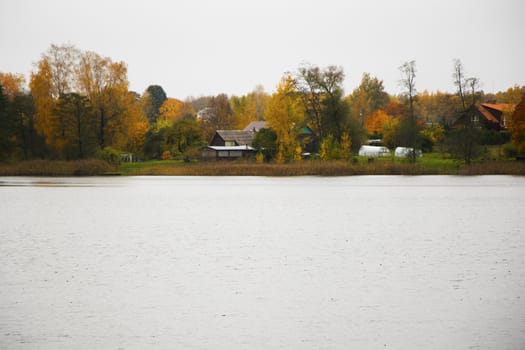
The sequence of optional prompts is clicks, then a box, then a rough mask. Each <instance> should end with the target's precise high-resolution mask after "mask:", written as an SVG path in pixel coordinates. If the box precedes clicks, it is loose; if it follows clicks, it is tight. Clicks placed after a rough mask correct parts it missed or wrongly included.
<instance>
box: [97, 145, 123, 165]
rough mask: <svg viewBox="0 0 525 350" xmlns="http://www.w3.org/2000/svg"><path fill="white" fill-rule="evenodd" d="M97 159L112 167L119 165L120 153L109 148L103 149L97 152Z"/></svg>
mask: <svg viewBox="0 0 525 350" xmlns="http://www.w3.org/2000/svg"><path fill="white" fill-rule="evenodd" d="M98 158H99V159H102V160H105V161H106V162H108V163H110V164H114V165H119V164H120V152H119V151H117V150H116V149H114V148H111V147H105V148H104V149H103V150H101V151H99V152H98Z"/></svg>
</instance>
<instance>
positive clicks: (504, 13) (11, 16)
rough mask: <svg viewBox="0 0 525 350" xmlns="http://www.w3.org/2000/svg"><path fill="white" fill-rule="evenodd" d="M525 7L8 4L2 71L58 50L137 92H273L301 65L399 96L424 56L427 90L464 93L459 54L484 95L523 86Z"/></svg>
mask: <svg viewBox="0 0 525 350" xmlns="http://www.w3.org/2000/svg"><path fill="white" fill-rule="evenodd" d="M524 4H525V1H523V0H498V1H493V0H491V1H486V0H480V1H469V0H363V1H350V0H323V1H312V0H290V1H286V0H263V1H247V0H215V1H214V0H188V1H168V0H166V1H163V0H144V1H138V0H122V1H112V0H90V1H74V0H2V1H1V3H0V33H1V34H0V71H2V72H11V73H22V74H25V75H26V77H29V72H30V71H31V70H32V69H34V67H33V63H34V62H36V61H38V60H39V58H40V55H41V54H42V53H43V52H44V51H45V50H47V49H48V48H49V46H50V45H51V43H55V44H62V43H71V44H74V45H76V46H77V47H78V48H79V49H82V50H91V51H95V52H97V53H99V54H101V55H103V56H109V57H111V58H112V59H113V60H115V61H116V60H119V61H120V60H122V61H124V62H126V63H127V65H128V78H129V81H130V88H131V89H132V90H135V91H137V92H139V93H142V92H143V91H144V90H145V89H146V88H147V87H148V85H152V84H158V85H161V86H162V87H163V88H164V90H165V91H166V93H167V94H168V96H171V97H176V98H180V99H183V98H185V97H187V96H199V95H215V94H218V93H227V94H229V95H243V94H246V93H248V92H250V91H251V90H253V88H254V87H255V86H256V85H257V84H262V85H263V86H264V87H265V90H266V91H267V92H273V91H274V90H275V87H276V85H277V84H278V82H279V80H280V78H281V77H282V76H283V74H284V73H285V72H287V71H295V70H296V69H297V68H298V67H299V65H300V64H301V63H302V62H309V63H311V64H315V65H319V66H327V65H332V64H333V65H339V66H342V67H343V68H344V71H345V73H346V76H347V78H346V81H345V91H346V93H350V92H351V91H352V90H353V89H354V88H355V87H356V86H357V85H358V84H359V82H360V80H361V76H362V74H363V72H369V73H370V74H372V75H373V76H376V77H378V78H379V79H381V80H383V81H384V85H385V88H386V90H387V91H388V92H389V93H398V92H399V91H400V87H399V83H398V81H399V79H400V73H399V70H398V67H399V66H400V65H401V64H402V63H403V62H405V61H410V60H415V61H416V65H417V76H416V87H417V89H418V91H423V90H425V89H426V90H429V91H436V90H440V91H451V92H452V91H454V86H453V83H452V78H451V75H452V59H454V58H459V59H461V60H462V62H463V64H464V66H465V69H466V73H467V75H468V76H475V77H478V78H480V80H481V83H482V88H483V90H485V91H486V92H493V91H498V90H506V89H507V88H509V87H511V86H513V85H514V84H518V85H525V44H524V34H525V22H524V21H523V14H524V13H525V5H524Z"/></svg>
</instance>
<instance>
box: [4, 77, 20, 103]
mask: <svg viewBox="0 0 525 350" xmlns="http://www.w3.org/2000/svg"><path fill="white" fill-rule="evenodd" d="M24 83H25V79H24V76H23V75H22V74H13V73H2V72H0V85H2V89H3V93H4V95H5V96H6V98H7V99H9V100H11V101H12V100H13V99H14V98H15V96H16V95H18V94H20V93H21V92H22V85H23V84H24Z"/></svg>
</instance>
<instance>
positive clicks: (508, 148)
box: [503, 142, 518, 158]
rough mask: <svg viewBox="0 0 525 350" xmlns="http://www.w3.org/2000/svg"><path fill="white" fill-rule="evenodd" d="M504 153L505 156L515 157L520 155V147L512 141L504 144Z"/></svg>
mask: <svg viewBox="0 0 525 350" xmlns="http://www.w3.org/2000/svg"><path fill="white" fill-rule="evenodd" d="M503 155H504V156H505V158H514V157H516V156H517V155H518V147H516V145H515V144H514V143H512V142H509V143H506V144H504V145H503Z"/></svg>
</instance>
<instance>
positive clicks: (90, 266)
mask: <svg viewBox="0 0 525 350" xmlns="http://www.w3.org/2000/svg"><path fill="white" fill-rule="evenodd" d="M0 348H2V349H524V348H525V178H524V177H510V176H484V177H454V176H425V177H402V176H384V177H383V176H360V177H335V178H326V177H295V178H264V177H116V178H110V177H103V178H96V177H95V178H0Z"/></svg>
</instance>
